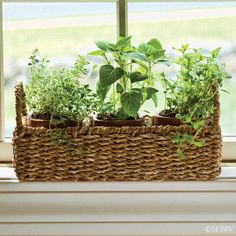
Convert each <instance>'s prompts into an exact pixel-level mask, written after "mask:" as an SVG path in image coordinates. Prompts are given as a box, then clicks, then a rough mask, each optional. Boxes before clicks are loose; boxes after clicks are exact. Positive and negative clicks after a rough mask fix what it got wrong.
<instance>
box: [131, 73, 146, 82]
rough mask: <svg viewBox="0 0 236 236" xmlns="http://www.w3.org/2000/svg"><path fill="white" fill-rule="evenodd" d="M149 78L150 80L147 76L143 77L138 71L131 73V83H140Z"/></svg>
mask: <svg viewBox="0 0 236 236" xmlns="http://www.w3.org/2000/svg"><path fill="white" fill-rule="evenodd" d="M147 78H148V76H147V75H143V74H141V73H140V72H138V71H135V72H132V73H130V80H131V83H135V82H140V81H143V80H146V79H147Z"/></svg>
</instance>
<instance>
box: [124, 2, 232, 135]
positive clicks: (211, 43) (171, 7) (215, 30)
mask: <svg viewBox="0 0 236 236" xmlns="http://www.w3.org/2000/svg"><path fill="white" fill-rule="evenodd" d="M128 7H129V17H128V19H129V35H132V36H133V40H134V42H136V43H139V42H141V41H147V40H148V39H150V38H153V37H155V38H158V39H159V40H160V41H161V42H162V43H163V46H164V47H165V48H167V50H168V51H171V52H172V53H173V50H172V47H180V46H181V45H183V44H190V46H191V47H201V48H205V49H208V50H211V49H214V48H217V47H221V48H222V51H221V59H222V60H223V61H224V62H225V63H226V67H227V69H228V71H229V72H230V74H231V75H232V76H233V78H232V79H231V80H228V81H227V82H226V83H225V86H224V89H226V90H228V91H229V92H230V94H226V93H222V94H221V125H222V130H223V134H224V135H236V125H235V124H236V106H235V101H236V93H235V91H236V24H235V22H236V3H235V2H208V3H206V2H205V3H202V2H201V3H199V2H198V3H197V2H188V3H186V2H185V3H184V2H167V3H164V2H160V3H153V2H152V3H146V2H145V3H129V5H128Z"/></svg>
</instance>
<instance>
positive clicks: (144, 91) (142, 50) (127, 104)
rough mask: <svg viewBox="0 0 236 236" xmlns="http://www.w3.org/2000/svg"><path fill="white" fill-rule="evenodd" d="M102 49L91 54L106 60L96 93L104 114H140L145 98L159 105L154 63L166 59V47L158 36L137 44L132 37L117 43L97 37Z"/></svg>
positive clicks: (99, 46)
mask: <svg viewBox="0 0 236 236" xmlns="http://www.w3.org/2000/svg"><path fill="white" fill-rule="evenodd" d="M96 45H97V47H98V48H99V50H97V51H94V52H91V53H90V55H94V56H102V57H103V58H104V61H105V63H104V64H103V65H102V66H101V67H100V69H99V80H98V82H97V88H96V91H97V95H98V96H99V98H100V111H99V113H100V114H101V115H106V114H112V116H113V117H114V118H116V119H124V120H125V119H128V118H137V117H138V112H139V110H140V108H141V106H142V105H143V104H144V102H145V101H147V100H149V99H152V100H153V102H154V103H155V105H157V92H158V90H157V89H156V88H155V79H156V78H155V76H154V73H153V67H154V66H155V65H156V64H157V63H160V62H162V61H165V51H164V50H163V48H162V45H161V44H160V42H159V41H158V40H157V39H151V40H150V41H149V42H147V43H141V44H140V45H139V46H138V47H137V48H136V47H134V46H133V45H132V44H131V37H124V38H121V39H120V40H118V42H117V43H110V42H106V41H97V42H96Z"/></svg>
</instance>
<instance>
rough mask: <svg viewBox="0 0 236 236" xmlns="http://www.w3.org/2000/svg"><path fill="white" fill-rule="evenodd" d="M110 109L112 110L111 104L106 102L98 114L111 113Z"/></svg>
mask: <svg viewBox="0 0 236 236" xmlns="http://www.w3.org/2000/svg"><path fill="white" fill-rule="evenodd" d="M112 108H113V104H112V103H111V102H106V103H104V104H102V107H101V111H100V112H101V113H102V114H106V113H111V112H112Z"/></svg>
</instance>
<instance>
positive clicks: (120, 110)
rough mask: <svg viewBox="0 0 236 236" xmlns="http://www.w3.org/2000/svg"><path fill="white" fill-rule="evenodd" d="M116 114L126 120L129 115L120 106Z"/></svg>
mask: <svg viewBox="0 0 236 236" xmlns="http://www.w3.org/2000/svg"><path fill="white" fill-rule="evenodd" d="M116 116H117V118H118V119H121V120H126V119H127V118H128V117H129V115H128V114H127V113H126V112H125V111H124V109H122V108H121V109H119V111H118V112H117V113H116Z"/></svg>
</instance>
